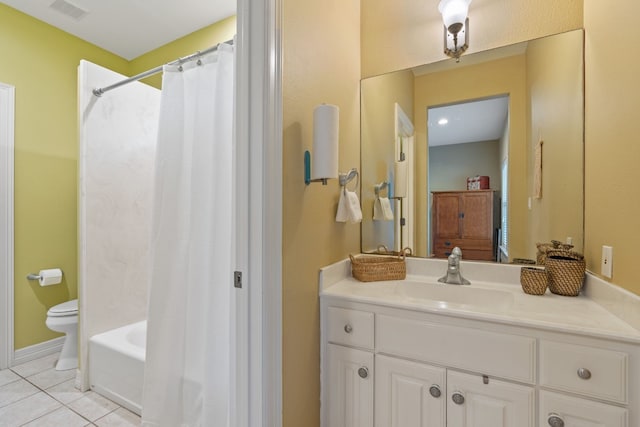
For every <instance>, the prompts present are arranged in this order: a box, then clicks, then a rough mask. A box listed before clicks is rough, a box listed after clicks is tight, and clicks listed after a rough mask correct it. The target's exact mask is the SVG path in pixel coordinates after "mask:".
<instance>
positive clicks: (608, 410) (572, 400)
mask: <svg viewBox="0 0 640 427" xmlns="http://www.w3.org/2000/svg"><path fill="white" fill-rule="evenodd" d="M539 401H540V405H539V407H540V425H541V426H549V425H550V424H549V418H550V417H558V418H560V419H561V420H562V421H563V422H564V425H565V426H606V427H627V426H628V425H629V424H628V422H629V420H628V418H629V413H628V411H627V410H626V409H624V408H620V407H618V406H613V405H607V404H604V403H599V402H594V401H592V400H587V399H580V398H577V397H573V396H565V395H563V394H560V393H552V392H550V391H544V390H542V391H540V399H539Z"/></svg>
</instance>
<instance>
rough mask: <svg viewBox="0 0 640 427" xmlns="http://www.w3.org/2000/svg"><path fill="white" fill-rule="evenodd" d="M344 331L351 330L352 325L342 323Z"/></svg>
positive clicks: (348, 331) (349, 331)
mask: <svg viewBox="0 0 640 427" xmlns="http://www.w3.org/2000/svg"><path fill="white" fill-rule="evenodd" d="M344 331H345V332H346V333H348V334H350V333H351V331H353V326H351V325H350V324H348V323H347V324H346V325H344Z"/></svg>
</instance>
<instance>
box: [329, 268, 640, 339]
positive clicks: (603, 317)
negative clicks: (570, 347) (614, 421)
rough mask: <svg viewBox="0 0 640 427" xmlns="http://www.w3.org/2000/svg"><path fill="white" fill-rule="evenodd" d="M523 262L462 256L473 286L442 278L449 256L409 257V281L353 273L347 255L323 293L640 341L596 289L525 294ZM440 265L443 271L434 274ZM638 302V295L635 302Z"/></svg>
mask: <svg viewBox="0 0 640 427" xmlns="http://www.w3.org/2000/svg"><path fill="white" fill-rule="evenodd" d="M520 267H521V266H512V265H499V264H488V263H477V262H465V261H463V263H462V265H461V272H462V274H463V276H464V277H465V278H466V279H468V280H470V281H471V285H468V286H466V285H448V284H442V283H438V282H437V278H438V277H440V276H442V275H443V274H444V272H445V270H446V261H445V262H442V261H441V260H430V259H424V260H418V259H408V260H407V273H408V274H407V278H406V279H405V280H404V281H382V282H367V283H364V282H360V281H358V280H356V279H354V278H353V277H351V270H350V263H349V261H348V260H344V261H340V262H338V263H336V264H333V265H331V266H328V267H325V268H323V269H322V270H321V272H320V296H321V297H327V298H340V299H344V300H348V301H353V302H361V303H367V304H375V305H380V306H386V307H393V308H401V309H409V310H415V311H422V312H428V313H436V314H445V315H448V316H454V317H461V318H468V319H477V320H484V321H490V322H496V323H504V324H509V325H517V326H524V327H535V328H540V329H545V330H551V331H559V332H568V333H575V334H580V335H587V336H592V337H598V338H609V339H616V340H621V341H626V342H631V343H640V330H638V329H636V328H634V327H633V326H632V325H631V324H630V323H628V322H626V321H624V320H623V319H621V318H620V317H618V316H617V315H615V314H614V313H612V312H611V311H609V310H607V309H606V308H605V307H604V306H603V305H602V304H600V303H599V302H598V301H597V298H593V297H592V296H591V294H596V292H592V293H590V292H583V293H581V295H579V296H577V297H566V296H561V295H555V294H552V293H550V292H549V291H548V290H547V293H546V294H545V295H528V294H525V293H524V292H523V291H522V288H521V286H520V283H519V271H520ZM439 270H440V273H441V274H439V275H436V274H434V273H435V272H436V271H439ZM476 277H477V279H476ZM591 279H593V278H591ZM514 282H515V283H514ZM587 282H589V279H588V280H587ZM607 285H608V284H607ZM607 285H604V286H607ZM594 286H595V285H594ZM597 286H600V287H602V286H603V285H602V284H600V283H599V284H598V285H597ZM609 286H611V285H609ZM440 287H454V288H455V289H454V288H451V289H443V288H440ZM612 287H613V288H615V286H612ZM468 291H470V292H471V293H473V295H472V294H469V293H468ZM465 292H467V294H464V293H465ZM607 292H609V293H611V292H617V291H616V290H615V289H611V290H607ZM440 294H443V295H440ZM627 294H628V293H627ZM627 294H625V295H623V296H622V297H620V296H618V297H619V298H626V299H631V300H633V299H634V295H633V294H628V295H627ZM431 298H433V299H431ZM639 301H640V298H635V300H634V301H631V302H632V303H633V304H636V303H638V302H639ZM605 305H606V304H605Z"/></svg>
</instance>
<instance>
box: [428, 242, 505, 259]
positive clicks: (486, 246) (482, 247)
mask: <svg viewBox="0 0 640 427" xmlns="http://www.w3.org/2000/svg"><path fill="white" fill-rule="evenodd" d="M433 246H434V247H435V248H441V249H446V250H448V251H451V250H453V248H455V247H456V246H458V247H460V249H462V250H463V252H462V258H463V259H464V251H465V250H468V251H470V250H478V251H486V250H489V251H490V250H491V248H492V247H493V242H492V241H491V240H485V239H480V240H477V239H443V238H436V239H434V242H433Z"/></svg>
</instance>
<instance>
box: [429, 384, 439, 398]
mask: <svg viewBox="0 0 640 427" xmlns="http://www.w3.org/2000/svg"><path fill="white" fill-rule="evenodd" d="M429 393H431V396H433V397H435V398H436V399H437V398H438V397H440V396H442V392H441V391H440V387H438V386H437V385H435V384H434V385H432V386H431V387H429Z"/></svg>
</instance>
